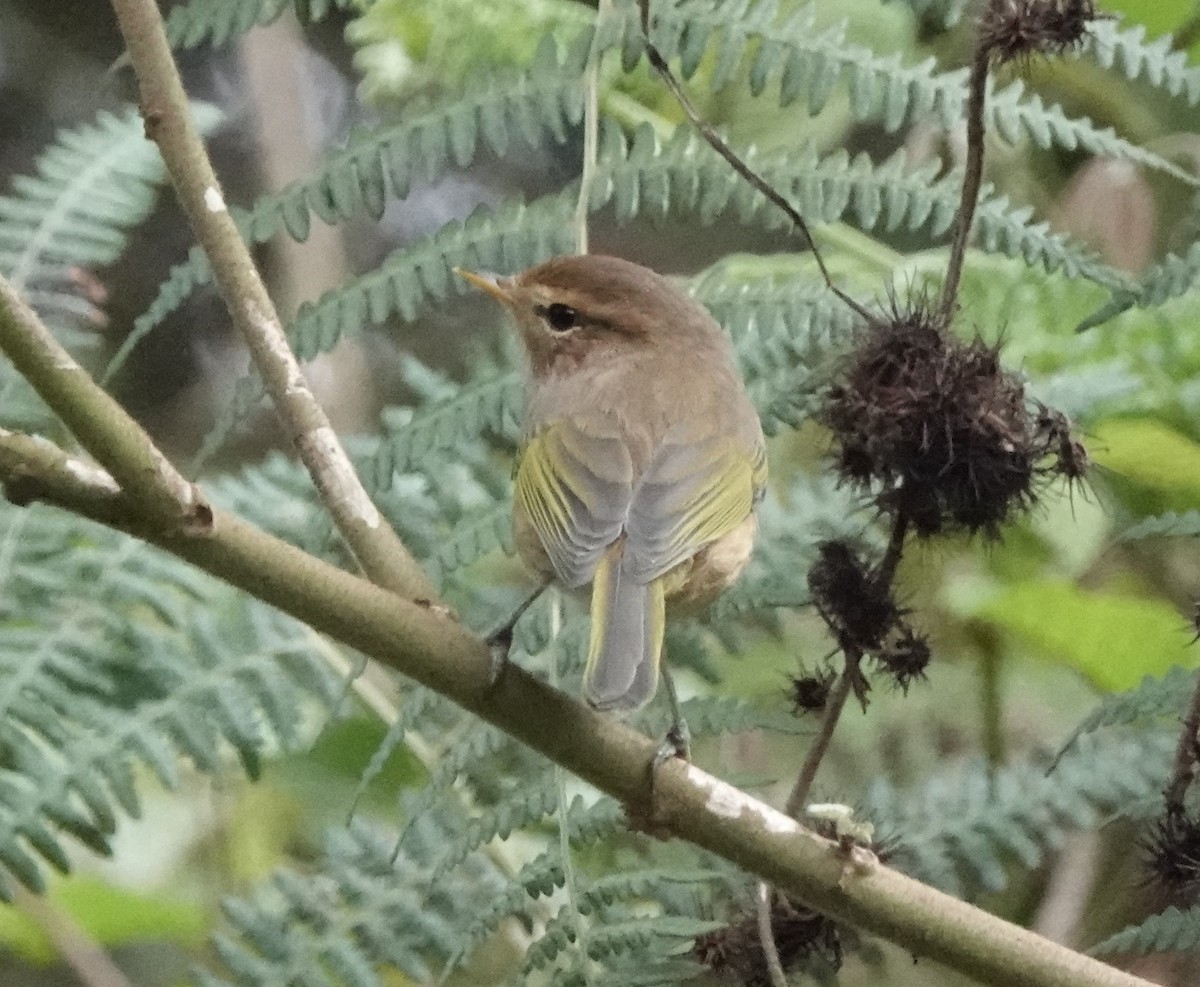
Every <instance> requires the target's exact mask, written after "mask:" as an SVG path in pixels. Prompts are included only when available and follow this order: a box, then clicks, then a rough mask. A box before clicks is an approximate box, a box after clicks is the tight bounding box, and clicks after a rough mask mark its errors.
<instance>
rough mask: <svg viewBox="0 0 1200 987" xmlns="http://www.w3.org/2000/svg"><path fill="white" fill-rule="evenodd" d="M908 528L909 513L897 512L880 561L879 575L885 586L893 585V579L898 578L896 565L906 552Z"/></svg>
mask: <svg viewBox="0 0 1200 987" xmlns="http://www.w3.org/2000/svg"><path fill="white" fill-rule="evenodd" d="M908 528H909V522H908V515H907V514H903V513H901V514H897V515H896V518H895V520H894V521H893V522H892V533H891V535H890V536H889V537H888V545H887V549H886V551H884V553H883V561H881V562H880V563H879V575H880V576H881V577H882V579H883V585H884V586H885V587H888V586H891V585H892V580H893V579H895V578H896V567H897V566H899V565H900V559H901V557H902V556H903V554H904V539H905V538H906V537H907V536H908Z"/></svg>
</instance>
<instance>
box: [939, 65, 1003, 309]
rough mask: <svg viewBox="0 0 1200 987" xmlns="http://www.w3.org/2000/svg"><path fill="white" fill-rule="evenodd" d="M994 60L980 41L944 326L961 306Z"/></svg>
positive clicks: (946, 286) (945, 287)
mask: <svg viewBox="0 0 1200 987" xmlns="http://www.w3.org/2000/svg"><path fill="white" fill-rule="evenodd" d="M990 61H991V51H990V50H989V49H988V48H987V47H986V46H985V45H983V44H977V45H976V47H975V54H974V57H973V58H972V60H971V74H970V77H969V79H968V80H967V160H966V163H965V166H964V169H963V184H962V198H961V199H960V200H959V204H958V212H957V213H956V214H955V216H954V226H953V228H952V230H951V232H950V261H949V263H948V264H947V265H946V280H945V281H944V282H943V284H942V301H941V305H940V306H939V307H938V311H939V314H940V316H941V321H942V324H943V325H949V324H950V322H951V321H952V320H953V318H954V312H955V309H956V308H957V305H958V286H959V283H960V282H961V281H962V271H963V259H964V258H965V256H966V253H967V241H968V240H969V239H970V237H971V224H972V223H973V222H974V220H975V206H976V204H977V203H978V201H979V187H980V185H981V183H982V181H983V138H984V123H983V110H984V101H985V100H986V98H987V77H988V64H989V62H990Z"/></svg>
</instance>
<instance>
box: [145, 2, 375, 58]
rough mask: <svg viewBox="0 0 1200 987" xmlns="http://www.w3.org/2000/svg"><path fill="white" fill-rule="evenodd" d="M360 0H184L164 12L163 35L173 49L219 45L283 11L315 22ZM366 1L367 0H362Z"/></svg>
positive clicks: (358, 5) (350, 8)
mask: <svg viewBox="0 0 1200 987" xmlns="http://www.w3.org/2000/svg"><path fill="white" fill-rule="evenodd" d="M363 2H364V0H187V2H186V3H182V4H179V5H177V6H176V7H174V8H172V10H171V11H170V13H169V14H167V38H168V40H169V41H170V42H171V46H172V47H173V48H184V49H186V48H197V47H199V46H200V45H202V44H209V45H214V46H215V45H223V44H225V43H226V42H227V41H230V40H232V39H233V38H236V37H237V36H238V35H241V34H245V33H246V32H247V31H249V30H251V29H252V28H255V27H258V26H260V25H263V24H270V23H271V22H273V21H274V20H276V19H277V18H278V17H279V16H280V15H281V14H283V13H284V11H287V10H295V12H296V16H297V17H299V18H300V20H301V21H306V22H312V21H319V20H321V19H323V18H324V17H326V16H328V14H329V13H330V11H333V10H348V11H355V10H358V9H360V8H361V7H362V6H363ZM366 2H370V0H366Z"/></svg>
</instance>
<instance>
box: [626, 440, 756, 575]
mask: <svg viewBox="0 0 1200 987" xmlns="http://www.w3.org/2000/svg"><path fill="white" fill-rule="evenodd" d="M766 480H767V459H766V451H765V449H764V448H763V446H762V443H761V440H760V441H759V442H757V443H755V444H754V445H749V446H748V445H747V444H746V443H745V442H744V441H741V440H739V439H738V438H737V437H735V436H733V435H730V434H728V433H724V432H721V433H717V434H712V433H709V434H707V435H697V434H696V429H695V427H694V426H693V425H691V424H689V423H683V424H680V425H677V426H675V427H674V428H672V429H671V430H670V431H668V433H667V435H666V437H665V438H664V440H663V442H662V443H661V445H660V446H659V447H658V449H657V450H656V451H655V453H654V457H653V459H652V460H651V463H650V467H649V468H648V469H647V470H646V473H645V475H644V476H643V477H642V479H641V482H640V483H639V484H638V487H637V490H636V491H635V493H634V495H633V502H632V503H631V505H630V509H629V517H628V519H627V520H626V523H625V530H626V535H627V541H626V545H625V558H624V562H623V565H622V568H623V569H624V570H625V572H626V573H628V574H629V575H630V576H631V577H632V578H633V579H634V581H635V582H639V583H646V582H649V581H650V580H652V579H655V578H657V577H658V576H661V575H662V574H663V573H665V572H668V571H669V570H671V569H672V568H674V567H675V566H676V565H678V564H679V563H680V562H683V561H685V560H687V559H689V558H691V556H693V555H694V554H695V553H696V552H697V551H699V550H700V549H701V548H702V547H703V546H705V545H707V544H708V543H709V542H713V541H716V540H717V539H718V538H720V537H721V536H723V535H726V534H728V533H729V532H730V531H732V530H733V529H734V528H736V527H737V526H738V525H739V524H741V523H742V522H743V521H744V520H745V519H746V518H747V517H748V516H749V514H750V512H751V511H752V510H753V509H754V505H755V504H756V503H757V502H758V500H759V499H760V498H761V496H762V493H763V489H764V487H765V485H766Z"/></svg>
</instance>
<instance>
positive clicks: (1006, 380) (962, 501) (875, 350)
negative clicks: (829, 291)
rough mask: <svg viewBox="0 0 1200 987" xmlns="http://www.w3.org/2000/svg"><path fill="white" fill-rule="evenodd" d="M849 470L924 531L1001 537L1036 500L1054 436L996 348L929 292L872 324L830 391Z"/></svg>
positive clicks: (828, 409)
mask: <svg viewBox="0 0 1200 987" xmlns="http://www.w3.org/2000/svg"><path fill="white" fill-rule="evenodd" d="M820 419H821V421H822V422H823V423H824V424H825V425H826V426H828V428H829V429H830V430H831V431H832V432H833V439H834V456H835V463H836V468H837V470H838V472H839V474H840V476H841V478H842V480H843V482H846V483H849V484H851V485H853V486H856V487H859V488H861V489H865V490H870V491H871V492H872V493H873V494H874V496H875V503H876V504H877V505H878V507H879V508H880V509H881V510H883V511H884V512H885V513H887V514H889V515H891V516H892V517H898V516H904V517H905V518H907V520H908V521H909V522H910V523H911V525H912V527H913V529H914V530H915V531H916V532H917V534H918V535H920V536H925V537H928V536H930V535H934V534H939V533H941V532H945V531H953V530H965V531H967V532H970V533H976V532H983V533H984V534H987V535H990V536H995V535H996V534H997V532H998V529H999V527H1000V526H1001V525H1002V524H1003V523H1005V522H1006V521H1008V520H1009V519H1010V517H1011V516H1012V514H1013V513H1014V512H1018V511H1022V510H1025V509H1026V508H1028V507H1029V506H1030V505H1031V504H1032V503H1033V502H1034V500H1035V499H1036V490H1035V485H1034V481H1035V479H1036V478H1037V477H1038V471H1037V465H1038V462H1039V460H1041V459H1042V458H1044V456H1045V444H1044V441H1043V440H1042V438H1041V437H1040V436H1039V434H1038V429H1037V424H1036V422H1035V420H1034V416H1033V415H1032V414H1031V413H1030V408H1029V406H1028V403H1027V401H1026V398H1025V390H1024V386H1023V384H1022V383H1021V381H1020V380H1019V379H1018V378H1017V377H1016V376H1015V375H1013V374H1010V373H1009V372H1008V371H1006V370H1005V369H1004V368H1003V367H1002V366H1001V364H1000V359H999V353H998V351H997V348H996V347H994V346H990V345H988V344H986V343H984V342H983V341H982V340H981V339H978V338H976V339H974V340H972V341H971V342H963V341H962V340H960V339H958V338H957V337H955V336H953V335H951V334H950V333H949V332H948V330H947V328H946V326H945V325H943V324H941V322H940V321H939V319H938V317H937V316H936V315H935V314H934V313H933V312H931V311H930V310H929V308H928V306H927V305H925V304H924V302H923V301H922V300H921V299H918V300H916V301H915V302H914V303H912V304H910V305H908V306H905V307H901V306H900V305H898V304H896V303H893V308H892V311H891V312H890V313H886V314H884V315H881V316H880V317H879V318H877V319H876V320H875V321H874V322H872V323H870V324H869V325H868V326H867V327H866V329H865V330H864V332H863V333H862V336H861V338H860V339H859V342H858V345H857V347H856V348H855V349H854V351H853V352H852V353H851V354H850V356H849V358H848V360H847V362H846V364H845V366H844V368H843V370H842V373H841V374H840V375H839V377H838V378H837V379H836V381H835V383H834V385H833V386H832V387H831V388H830V390H829V391H828V393H827V395H826V399H825V401H824V404H823V407H822V409H821V412H820Z"/></svg>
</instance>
